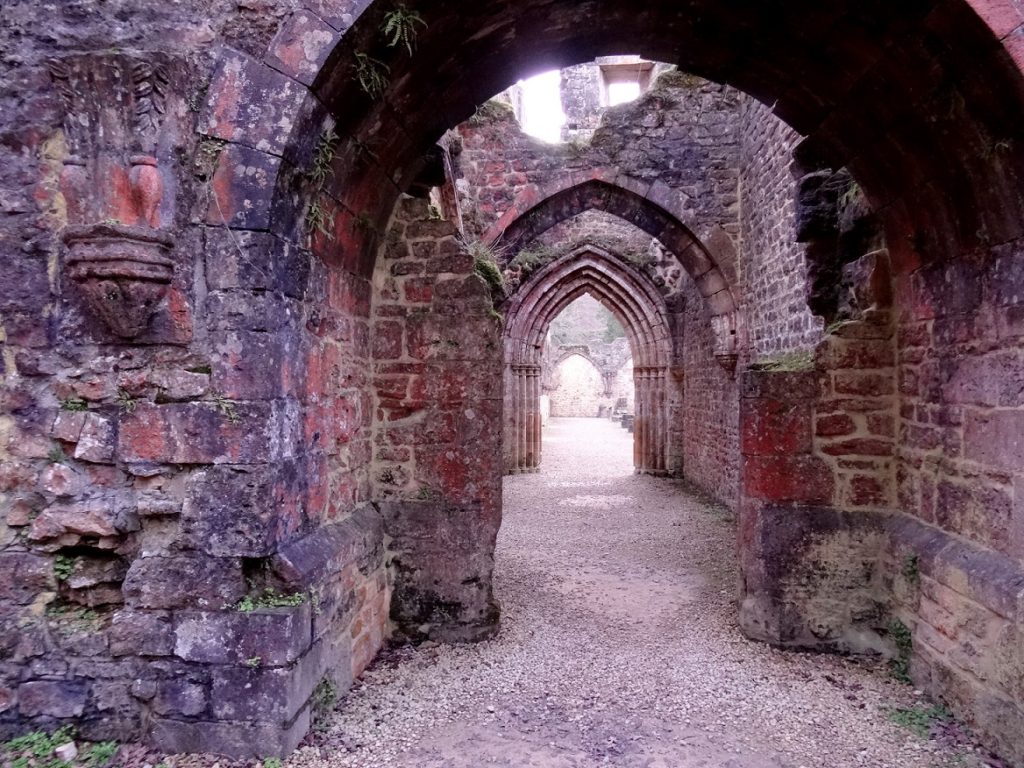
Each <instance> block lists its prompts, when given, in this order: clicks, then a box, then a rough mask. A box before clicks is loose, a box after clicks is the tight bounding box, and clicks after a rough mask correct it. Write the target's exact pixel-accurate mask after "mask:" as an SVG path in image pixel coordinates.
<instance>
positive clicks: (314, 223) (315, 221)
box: [306, 198, 334, 240]
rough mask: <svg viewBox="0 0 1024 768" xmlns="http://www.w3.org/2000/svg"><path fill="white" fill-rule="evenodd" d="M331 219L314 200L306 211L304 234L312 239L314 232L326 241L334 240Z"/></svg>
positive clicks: (316, 200) (318, 202)
mask: <svg viewBox="0 0 1024 768" xmlns="http://www.w3.org/2000/svg"><path fill="white" fill-rule="evenodd" d="M330 224H331V219H330V217H329V216H328V215H327V211H326V210H325V209H324V207H323V206H322V205H321V204H320V201H319V200H318V199H316V198H314V199H313V201H312V202H311V203H310V204H309V209H308V210H307V211H306V233H307V234H308V235H310V236H311V237H312V235H313V233H314V232H319V233H320V234H321V235H323V236H324V237H325V238H326V239H327V240H333V239H334V232H332V231H331V226H330Z"/></svg>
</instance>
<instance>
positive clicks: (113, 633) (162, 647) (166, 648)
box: [110, 609, 174, 657]
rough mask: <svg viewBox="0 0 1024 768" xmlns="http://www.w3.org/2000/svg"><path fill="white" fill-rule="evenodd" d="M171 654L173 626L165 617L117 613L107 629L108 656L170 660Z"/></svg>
mask: <svg viewBox="0 0 1024 768" xmlns="http://www.w3.org/2000/svg"><path fill="white" fill-rule="evenodd" d="M173 652H174V624H173V622H172V621H171V615H170V614H169V613H164V612H159V611H152V612H151V611H131V610H127V609H126V610H121V611H118V612H117V613H116V614H115V615H114V618H113V620H112V621H111V625H110V655H111V656H114V657H118V656H170V655H171V654H172V653H173Z"/></svg>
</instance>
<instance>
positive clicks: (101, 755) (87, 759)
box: [79, 741, 120, 768]
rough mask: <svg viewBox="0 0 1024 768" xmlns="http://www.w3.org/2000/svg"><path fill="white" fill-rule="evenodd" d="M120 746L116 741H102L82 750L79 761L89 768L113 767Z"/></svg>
mask: <svg viewBox="0 0 1024 768" xmlns="http://www.w3.org/2000/svg"><path fill="white" fill-rule="evenodd" d="M118 749H120V745H119V744H118V743H117V742H116V741H101V742H99V743H97V744H91V745H90V746H88V747H86V748H85V749H83V750H82V752H81V755H80V756H79V760H81V762H82V764H83V765H85V766H87V768H101V767H102V766H105V765H111V761H112V760H113V759H114V756H115V755H116V754H117V750H118Z"/></svg>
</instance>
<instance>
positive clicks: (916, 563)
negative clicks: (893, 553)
mask: <svg viewBox="0 0 1024 768" xmlns="http://www.w3.org/2000/svg"><path fill="white" fill-rule="evenodd" d="M900 572H901V573H902V574H903V578H904V579H906V580H907V583H908V584H910V585H912V586H917V584H918V582H920V581H921V563H920V559H919V558H918V556H917V555H916V554H915V553H913V552H911V553H910V554H908V555H907V556H906V557H904V558H903V567H902V568H901V569H900Z"/></svg>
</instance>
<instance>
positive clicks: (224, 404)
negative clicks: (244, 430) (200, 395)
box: [213, 392, 242, 424]
mask: <svg viewBox="0 0 1024 768" xmlns="http://www.w3.org/2000/svg"><path fill="white" fill-rule="evenodd" d="M213 407H214V408H215V409H216V410H217V413H219V414H220V415H221V416H223V417H224V418H225V419H227V420H228V423H229V424H237V423H238V422H240V421H241V420H242V418H241V417H240V416H239V415H238V410H237V409H236V408H235V404H234V403H232V402H231V401H230V400H228V399H227V398H226V397H224V395H222V394H220V393H218V392H214V393H213Z"/></svg>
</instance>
